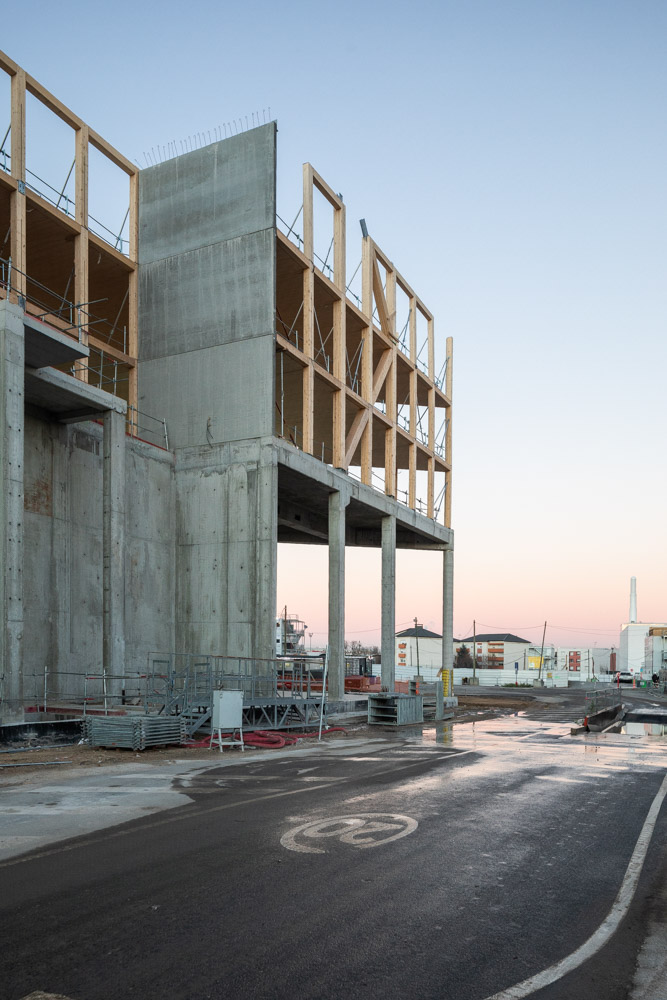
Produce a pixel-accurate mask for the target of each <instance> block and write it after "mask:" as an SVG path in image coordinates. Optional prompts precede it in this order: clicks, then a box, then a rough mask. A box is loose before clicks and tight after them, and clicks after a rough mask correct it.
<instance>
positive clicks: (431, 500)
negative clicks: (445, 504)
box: [426, 455, 435, 517]
mask: <svg viewBox="0 0 667 1000" xmlns="http://www.w3.org/2000/svg"><path fill="white" fill-rule="evenodd" d="M427 477H428V485H427V492H426V516H427V517H433V511H434V510H435V465H434V462H433V456H432V455H429V456H428V472H427Z"/></svg>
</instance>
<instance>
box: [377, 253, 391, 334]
mask: <svg viewBox="0 0 667 1000" xmlns="http://www.w3.org/2000/svg"><path fill="white" fill-rule="evenodd" d="M373 295H374V297H375V305H376V308H377V311H378V317H379V320H380V329H381V330H382V332H383V333H384V335H385V337H387V338H388V339H389V340H396V337H395V336H394V333H393V330H392V325H391V317H390V314H389V309H388V307H387V301H386V299H385V297H384V289H383V288H382V278H381V277H380V268H379V267H378V263H377V260H376V259H375V257H373Z"/></svg>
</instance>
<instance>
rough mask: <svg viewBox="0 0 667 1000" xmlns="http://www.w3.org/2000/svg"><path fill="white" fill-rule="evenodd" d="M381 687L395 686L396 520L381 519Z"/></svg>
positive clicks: (391, 516)
mask: <svg viewBox="0 0 667 1000" xmlns="http://www.w3.org/2000/svg"><path fill="white" fill-rule="evenodd" d="M380 649H381V653H382V687H383V688H385V689H386V690H387V691H393V690H394V686H395V684H396V518H395V517H394V515H393V514H390V515H388V516H387V517H383V518H382V640H381V647H380Z"/></svg>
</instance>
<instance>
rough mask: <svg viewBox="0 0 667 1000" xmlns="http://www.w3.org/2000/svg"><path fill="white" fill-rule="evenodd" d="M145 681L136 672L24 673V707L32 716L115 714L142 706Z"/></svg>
mask: <svg viewBox="0 0 667 1000" xmlns="http://www.w3.org/2000/svg"><path fill="white" fill-rule="evenodd" d="M146 679H147V678H146V675H145V674H141V673H138V672H134V673H125V674H115V675H113V676H112V675H110V674H107V673H105V672H104V671H101V672H90V671H77V670H53V669H50V668H49V667H48V666H46V665H45V667H44V670H43V671H39V672H32V673H24V675H23V703H24V706H25V708H26V711H33V712H57V711H60V712H64V713H67V712H69V713H76V714H81V715H83V716H85V715H87V714H89V713H90V712H94V713H95V714H103V715H110V714H118V713H120V712H124V711H127V710H128V709H129V710H131V709H132V708H133V707H137V706H138V707H140V706H141V705H142V703H143V699H144V695H145V685H146Z"/></svg>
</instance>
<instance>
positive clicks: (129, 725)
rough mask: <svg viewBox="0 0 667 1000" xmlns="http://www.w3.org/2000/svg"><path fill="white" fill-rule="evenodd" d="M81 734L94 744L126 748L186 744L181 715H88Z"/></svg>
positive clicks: (142, 748) (134, 748) (139, 748)
mask: <svg viewBox="0 0 667 1000" xmlns="http://www.w3.org/2000/svg"><path fill="white" fill-rule="evenodd" d="M84 733H85V736H86V739H87V740H88V742H89V743H90V745H91V746H93V747H125V748H127V749H128V750H145V749H146V747H152V746H164V745H165V744H167V743H185V740H186V738H187V734H186V722H185V719H183V718H181V717H180V716H166V717H160V716H155V715H152V716H151V715H134V716H120V717H119V716H116V717H114V718H100V717H95V716H88V718H87V719H86V721H85V724H84Z"/></svg>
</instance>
